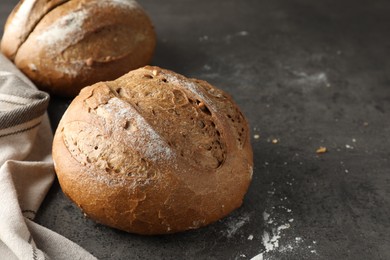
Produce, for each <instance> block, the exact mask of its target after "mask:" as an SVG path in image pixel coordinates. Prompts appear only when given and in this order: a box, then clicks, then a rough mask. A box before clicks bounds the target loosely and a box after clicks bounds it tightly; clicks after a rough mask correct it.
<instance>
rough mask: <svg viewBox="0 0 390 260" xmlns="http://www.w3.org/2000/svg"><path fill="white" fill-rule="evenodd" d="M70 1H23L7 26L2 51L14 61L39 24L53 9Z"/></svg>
mask: <svg viewBox="0 0 390 260" xmlns="http://www.w3.org/2000/svg"><path fill="white" fill-rule="evenodd" d="M67 1H69V0H22V1H20V2H19V3H18V4H17V5H16V6H15V8H14V9H13V10H12V12H11V14H10V15H9V16H8V19H7V22H6V24H5V28H6V29H5V31H4V35H3V38H2V40H1V51H2V52H3V53H4V55H5V56H6V57H8V58H9V59H10V60H12V61H13V60H14V58H15V55H16V52H17V51H18V49H19V47H20V45H22V43H23V42H24V41H25V40H26V39H27V37H28V36H29V34H30V33H31V31H32V30H33V29H34V28H35V26H36V25H37V24H38V22H39V21H40V20H41V19H42V18H43V17H44V16H45V15H46V14H47V13H48V12H50V11H51V10H52V9H53V8H55V7H57V6H59V5H61V4H63V3H65V2H67Z"/></svg>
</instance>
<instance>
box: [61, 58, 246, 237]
mask: <svg viewBox="0 0 390 260" xmlns="http://www.w3.org/2000/svg"><path fill="white" fill-rule="evenodd" d="M53 159H54V162H55V170H56V173H57V176H58V179H59V182H60V185H61V187H62V190H63V192H64V193H65V194H66V195H67V196H68V197H69V198H70V199H71V200H72V201H74V202H75V203H76V204H77V205H78V206H79V207H80V208H81V209H82V210H83V211H84V213H85V214H86V215H87V216H88V217H90V218H91V219H94V220H95V221H97V222H100V223H102V224H105V225H108V226H111V227H114V228H118V229H121V230H125V231H128V232H133V233H139V234H165V233H173V232H179V231H184V230H188V229H195V228H198V227H202V226H205V225H208V224H210V223H212V222H214V221H217V220H218V219H220V218H222V217H224V216H226V215H227V214H229V213H230V212H231V211H233V210H234V209H236V208H238V207H239V206H240V205H241V204H242V201H243V198H244V195H245V193H246V191H247V189H248V186H249V184H250V181H251V178H252V172H253V168H252V167H253V155H252V148H251V145H250V138H249V129H248V124H247V121H246V119H245V117H244V116H243V115H242V113H241V112H240V111H239V109H238V107H237V105H236V104H235V103H234V102H233V100H232V99H231V97H230V96H228V95H227V94H226V93H225V92H223V91H221V90H219V89H217V88H215V87H213V86H211V85H210V84H208V83H207V82H205V81H201V80H196V79H188V78H185V77H184V76H181V75H179V74H176V73H174V72H172V71H169V70H164V69H160V68H158V67H150V66H147V67H144V68H141V69H138V70H135V71H131V72H129V73H128V74H126V75H124V76H122V77H120V78H119V79H117V80H115V81H111V82H100V83H97V84H95V85H92V86H90V87H87V88H84V89H83V90H82V91H81V92H80V94H79V96H77V97H76V98H75V99H74V100H73V102H72V103H71V105H70V106H69V108H68V109H67V111H66V112H65V114H64V116H63V118H62V119H61V121H60V124H59V126H58V128H57V131H56V134H55V137H54V142H53Z"/></svg>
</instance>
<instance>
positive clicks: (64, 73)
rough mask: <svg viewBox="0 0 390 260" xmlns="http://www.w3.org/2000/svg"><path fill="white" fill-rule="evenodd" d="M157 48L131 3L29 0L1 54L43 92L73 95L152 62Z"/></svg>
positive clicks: (16, 14) (13, 19) (12, 21)
mask: <svg viewBox="0 0 390 260" xmlns="http://www.w3.org/2000/svg"><path fill="white" fill-rule="evenodd" d="M155 44H156V36H155V32H154V29H153V26H152V24H151V21H150V19H149V18H148V16H147V14H146V13H145V12H144V10H143V9H142V8H141V7H140V5H138V4H137V3H136V2H135V1H133V0H68V1H66V0H54V1H53V0H52V1H49V0H25V1H21V2H20V3H19V4H18V5H17V6H16V7H15V9H14V10H13V12H12V13H11V15H10V16H9V18H8V20H7V23H6V26H5V32H4V36H3V39H2V42H1V50H2V52H3V53H4V54H5V55H6V56H7V57H8V58H10V59H11V60H13V61H14V63H15V64H16V66H17V67H18V68H19V69H21V70H22V71H23V72H24V73H25V74H26V75H27V76H28V77H29V78H30V79H32V80H33V81H34V82H35V83H36V84H37V85H38V87H40V88H41V89H43V90H46V91H49V92H51V93H54V94H57V95H62V96H75V95H77V94H78V93H79V91H80V89H81V88H82V87H85V86H87V85H91V84H93V83H96V82H99V81H102V80H113V79H115V78H117V77H119V76H121V75H123V74H125V73H126V72H128V71H129V70H132V69H136V68H139V67H141V66H144V65H146V64H148V63H149V62H150V59H151V57H152V54H153V51H154V48H155Z"/></svg>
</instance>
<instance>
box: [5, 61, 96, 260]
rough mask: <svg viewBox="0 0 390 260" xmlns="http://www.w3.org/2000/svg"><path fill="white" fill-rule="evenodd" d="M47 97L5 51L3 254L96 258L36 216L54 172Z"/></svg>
mask: <svg viewBox="0 0 390 260" xmlns="http://www.w3.org/2000/svg"><path fill="white" fill-rule="evenodd" d="M48 102H49V95H48V94H47V93H45V92H42V91H38V90H37V89H36V88H35V87H34V85H33V84H32V83H31V82H30V81H29V80H28V79H27V78H26V77H25V76H24V75H23V74H22V73H21V72H20V71H18V70H17V69H16V68H15V67H14V66H13V64H12V63H11V62H10V61H8V60H7V59H6V58H5V57H4V56H2V55H1V54H0V259H7V260H8V259H23V260H24V259H26V260H30V259H31V260H40V259H60V260H61V259H96V258H95V257H93V256H92V255H91V254H89V253H88V252H87V251H85V250H84V249H83V248H81V247H80V246H78V245H76V244H75V243H73V242H72V241H70V240H68V239H67V238H65V237H63V236H61V235H59V234H57V233H55V232H53V231H51V230H49V229H47V228H45V227H43V226H40V225H38V224H37V223H35V222H34V221H33V219H34V217H35V214H36V212H37V210H38V209H39V206H40V204H41V203H42V201H43V199H44V197H45V195H46V193H47V192H48V190H49V188H50V186H51V184H52V182H53V180H54V178H55V173H54V169H53V162H52V159H51V145H52V138H53V134H52V131H51V129H50V124H49V119H48V116H47V113H46V108H47V105H48Z"/></svg>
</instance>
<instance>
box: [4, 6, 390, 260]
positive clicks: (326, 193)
mask: <svg viewBox="0 0 390 260" xmlns="http://www.w3.org/2000/svg"><path fill="white" fill-rule="evenodd" d="M11 2H12V1H11V0H6V1H4V0H3V1H2V2H1V3H0V12H1V22H2V23H4V21H5V16H6V14H7V13H8V11H7V10H10V4H11ZM140 3H141V4H142V5H143V6H144V7H145V9H146V10H147V11H148V12H149V14H150V16H151V18H152V20H153V21H154V24H155V26H156V31H157V33H158V46H157V51H156V55H155V57H154V60H153V64H154V65H158V66H161V67H165V68H168V69H172V70H174V71H177V72H178V73H181V74H184V75H186V76H189V77H195V78H201V79H204V80H207V81H209V82H210V83H212V84H213V85H216V86H218V87H219V88H221V89H223V90H225V91H227V92H228V93H230V94H231V95H232V96H233V97H234V99H235V101H236V102H237V103H238V104H239V106H240V107H241V109H242V111H243V112H244V114H245V115H246V116H247V117H248V119H249V121H250V124H251V130H252V133H251V136H252V137H253V138H252V141H253V148H254V159H255V171H254V176H253V177H254V180H253V183H252V185H251V187H250V190H249V193H248V194H247V196H246V200H245V202H244V205H243V207H242V208H240V209H239V210H237V211H236V212H234V213H233V214H232V215H231V216H230V217H228V218H226V219H224V220H222V221H220V222H218V223H216V224H214V225H211V226H209V227H206V228H203V229H200V230H196V231H191V232H186V233H182V234H177V235H169V236H153V237H143V236H136V235H131V234H126V233H123V232H119V231H116V230H113V229H110V228H106V227H103V226H100V225H97V224H95V223H93V222H92V221H90V220H87V219H84V218H83V216H82V214H81V213H80V212H79V210H78V209H76V208H75V206H73V205H72V204H71V202H70V201H68V200H67V199H65V198H64V195H63V194H62V192H61V191H60V189H59V187H58V185H57V184H55V185H54V186H53V188H52V189H51V191H50V194H49V196H48V197H47V199H46V200H45V202H44V204H43V206H42V208H41V211H40V213H39V216H38V217H37V221H38V222H39V223H42V224H43V225H45V226H47V227H49V228H51V229H53V230H55V231H57V232H59V233H60V234H63V235H64V236H66V237H68V238H70V239H72V240H74V241H75V242H77V243H79V244H80V245H82V246H83V247H85V248H86V249H87V250H89V251H91V252H92V253H94V254H95V255H96V256H97V257H99V258H100V259H127V258H133V259H183V258H184V259H248V258H250V257H252V256H254V255H257V254H259V253H260V252H262V251H264V250H265V249H268V250H269V252H268V253H265V254H264V259H390V242H389V241H390V220H389V216H390V174H389V171H390V161H389V159H390V148H389V147H390V139H389V136H390V120H389V119H390V90H389V87H390V86H389V85H390V76H389V75H390V62H389V61H388V57H389V55H390V34H389V31H390V16H389V13H390V3H389V2H388V1H385V0H378V1H363V0H357V1H352V0H345V1H337V0H327V1H309V0H276V1H258V0H246V1H238V0H226V1H217V0H209V1H194V0H181V1H179V0H167V1H163V2H161V1H153V0H143V1H140ZM67 102H68V101H67V100H63V99H57V98H53V100H52V103H51V106H50V116H51V119H52V124H53V127H55V126H56V124H57V123H58V120H59V118H60V117H61V115H62V113H63V111H64V110H65V108H66V104H67ZM321 146H323V147H326V148H327V151H328V152H326V153H321V154H317V153H316V150H317V149H318V148H319V147H321ZM268 215H269V216H268ZM265 219H266V220H265ZM272 231H273V232H272ZM265 232H266V233H265ZM264 234H269V237H270V238H274V242H275V241H278V243H279V247H277V248H276V245H275V244H272V243H271V242H272V241H268V243H263V241H262V240H263V239H262V237H263V236H264ZM265 238H267V237H266V236H265ZM264 240H265V241H266V242H267V239H264ZM264 245H266V246H264Z"/></svg>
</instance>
